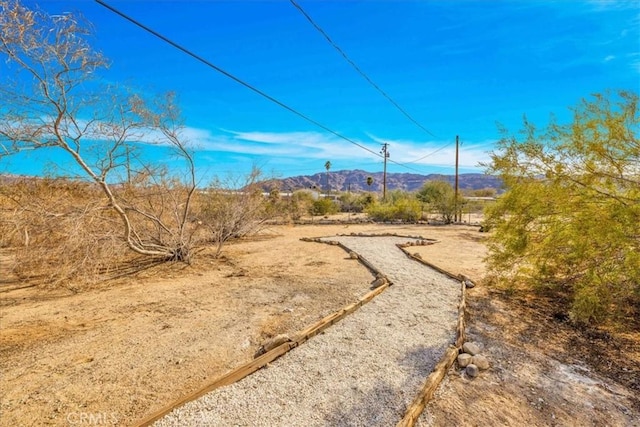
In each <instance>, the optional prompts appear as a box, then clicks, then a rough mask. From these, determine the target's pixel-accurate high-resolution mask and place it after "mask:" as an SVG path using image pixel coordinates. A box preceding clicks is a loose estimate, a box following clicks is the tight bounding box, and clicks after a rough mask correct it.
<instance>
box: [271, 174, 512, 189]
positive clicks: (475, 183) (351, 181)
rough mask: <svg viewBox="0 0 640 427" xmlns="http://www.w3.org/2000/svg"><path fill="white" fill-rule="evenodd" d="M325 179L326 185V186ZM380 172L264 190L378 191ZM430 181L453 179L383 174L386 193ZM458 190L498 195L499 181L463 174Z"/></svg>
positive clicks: (293, 181) (320, 177) (287, 182)
mask: <svg viewBox="0 0 640 427" xmlns="http://www.w3.org/2000/svg"><path fill="white" fill-rule="evenodd" d="M368 177H371V178H373V183H372V184H371V186H368V185H367V178H368ZM327 178H328V181H329V182H328V185H327ZM382 180H383V174H382V172H367V171H363V170H342V171H331V170H330V171H329V172H328V173H327V172H322V173H316V174H314V175H302V176H294V177H290V178H283V179H275V180H271V181H270V184H266V183H265V190H266V189H267V187H270V186H272V185H273V183H274V182H275V183H277V184H278V186H279V187H280V189H281V190H282V191H292V190H293V191H295V190H300V189H305V188H306V189H313V188H315V189H318V190H321V191H326V190H327V188H330V189H331V191H349V190H350V191H375V192H380V191H382ZM431 180H440V181H447V182H449V183H451V185H452V186H453V185H454V182H455V176H454V175H441V174H430V175H420V174H415V173H387V190H395V189H400V190H404V191H416V190H419V189H420V187H422V185H423V184H424V183H425V182H426V181H431ZM458 187H459V188H460V189H461V190H464V189H469V190H479V189H482V188H495V189H496V190H498V191H499V192H501V191H500V190H501V188H502V181H501V180H500V178H498V177H496V176H492V175H485V174H481V173H464V174H460V175H458Z"/></svg>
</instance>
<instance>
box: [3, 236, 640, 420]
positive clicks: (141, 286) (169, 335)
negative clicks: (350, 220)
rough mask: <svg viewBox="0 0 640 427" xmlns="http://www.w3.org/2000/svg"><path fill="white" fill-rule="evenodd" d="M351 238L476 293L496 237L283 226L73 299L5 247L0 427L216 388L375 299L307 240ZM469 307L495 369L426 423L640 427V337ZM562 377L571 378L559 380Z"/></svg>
mask: <svg viewBox="0 0 640 427" xmlns="http://www.w3.org/2000/svg"><path fill="white" fill-rule="evenodd" d="M351 232H356V233H357V232H363V233H383V232H392V233H399V234H411V235H418V234H419V235H422V236H423V237H427V238H435V239H438V240H439V243H437V244H435V245H432V246H425V247H416V250H415V252H419V253H421V255H422V257H423V258H424V259H426V260H429V261H430V262H433V263H434V264H436V265H438V266H440V267H442V268H445V269H447V270H448V271H451V272H454V273H464V274H466V275H468V276H470V277H472V278H474V279H476V280H478V281H479V282H481V278H482V277H483V276H484V274H485V269H484V265H483V262H482V259H483V257H484V256H485V251H486V249H485V247H484V245H483V243H482V241H483V239H484V237H485V235H484V234H482V233H479V232H478V228H477V227H467V226H454V227H433V226H420V225H418V226H384V225H373V224H362V225H344V224H334V225H317V224H316V225H304V226H273V227H270V228H268V229H265V230H264V232H263V233H262V234H261V235H260V236H259V237H257V238H253V239H249V240H246V241H241V242H237V243H234V244H230V245H229V246H227V247H226V248H225V250H224V251H223V256H222V257H221V258H218V259H214V258H213V257H212V256H211V255H210V254H208V253H207V252H206V251H205V252H203V253H202V254H201V255H200V256H199V258H198V259H197V260H196V262H195V263H194V264H193V265H191V266H185V265H182V264H173V265H163V266H160V267H155V268H152V269H148V270H145V271H144V272H141V273H138V274H136V275H135V276H131V277H128V278H125V279H120V280H118V281H112V282H108V283H102V284H100V285H96V286H94V287H93V288H85V289H82V290H81V291H80V292H78V293H72V292H70V291H68V290H67V289H64V290H44V289H41V288H39V287H27V288H23V289H18V288H19V287H20V286H23V285H24V284H20V283H17V282H16V281H15V279H13V278H12V277H11V276H10V275H9V273H8V263H9V261H10V252H9V251H7V250H4V251H3V252H2V254H0V255H2V256H0V261H1V262H2V263H3V264H2V265H0V272H1V273H0V274H2V276H0V315H1V318H0V369H1V371H0V374H1V376H0V411H1V412H0V425H1V426H17V425H20V426H40V425H91V423H92V422H93V425H131V424H135V422H136V421H137V420H140V419H142V418H144V417H145V416H146V415H148V414H150V413H152V412H154V411H156V410H158V409H159V408H161V407H163V406H165V405H166V404H168V403H170V402H171V401H173V400H175V399H178V398H180V397H182V396H184V395H185V394H188V393H190V392H192V391H194V390H197V389H199V388H201V387H202V386H204V385H206V384H208V383H210V382H212V381H213V380H214V379H215V378H217V377H219V376H221V375H222V374H224V373H225V372H228V371H229V370H231V369H233V368H234V367H236V366H238V365H241V364H242V363H244V362H247V361H248V360H250V359H252V357H253V354H254V352H255V351H256V349H257V348H258V347H259V345H260V343H261V342H263V341H264V340H265V339H267V338H269V337H272V336H274V335H276V334H279V333H294V332H295V331H298V330H301V329H303V328H304V327H306V326H308V325H309V324H311V323H313V322H314V321H317V320H318V319H320V318H322V317H323V316H325V315H327V314H329V313H331V312H333V311H336V310H338V309H339V308H341V307H343V306H345V305H347V304H349V303H351V302H353V301H355V300H356V299H357V298H358V297H359V296H361V295H363V294H365V293H366V292H367V291H368V290H369V287H370V283H371V281H372V280H373V277H372V275H371V273H370V272H369V271H367V270H366V269H365V268H364V267H363V266H362V265H360V264H358V263H355V262H353V260H350V259H349V257H348V256H347V254H346V253H345V252H344V251H343V250H342V249H340V248H339V247H334V246H329V245H322V244H318V243H309V242H302V241H300V238H302V237H320V236H331V235H335V234H338V233H351ZM468 298H469V300H468V304H469V332H470V333H471V334H472V335H473V336H474V338H477V339H478V340H480V341H484V342H485V345H486V346H487V352H488V356H489V358H490V360H492V363H493V367H492V368H491V369H490V371H488V372H487V373H484V374H482V375H481V376H480V377H479V378H477V379H475V380H473V382H470V381H468V380H467V379H465V378H463V377H462V376H460V375H459V373H458V372H457V371H456V369H455V368H454V369H452V370H451V372H450V375H448V377H447V379H446V380H445V382H444V383H443V386H442V387H441V389H440V391H439V392H438V397H437V398H436V399H435V400H434V401H433V402H432V403H431V404H430V405H429V406H428V408H427V411H428V413H427V414H426V415H425V417H426V418H425V421H424V422H427V423H429V424H431V425H438V426H439V425H522V423H521V421H522V420H526V421H528V422H527V423H526V424H527V425H554V423H555V424H557V425H580V424H572V423H571V422H570V421H571V420H573V418H571V417H572V416H574V415H576V413H575V412H577V410H575V411H573V412H572V410H571V409H570V408H569V409H567V407H570V406H571V405H572V404H573V403H572V402H575V400H576V399H579V400H580V401H581V402H586V403H585V404H584V405H583V406H582V408H583V409H581V411H582V412H584V413H583V414H582V416H583V419H584V420H592V422H593V423H592V424H582V425H633V424H632V422H633V421H629V420H634V419H640V404H639V401H638V398H637V397H635V396H637V395H638V394H640V349H639V348H638V343H639V342H640V334H639V333H636V334H626V335H621V334H616V333H615V332H613V331H598V330H589V331H579V330H577V329H575V328H573V327H572V326H571V325H569V324H568V323H566V322H565V321H563V320H558V319H556V317H554V315H553V314H554V313H552V312H551V311H549V310H545V309H544V307H542V308H541V307H539V306H538V305H536V304H531V303H530V302H529V301H528V300H526V299H525V298H524V297H520V296H518V295H515V296H514V295H505V294H502V293H499V292H494V291H489V290H488V289H486V288H485V287H484V286H482V284H480V286H478V287H477V288H475V289H474V290H472V291H471V292H469V293H468ZM509 361H510V362H511V363H521V365H518V366H516V368H513V367H512V366H509V365H507V363H508V362H509ZM523 366H524V367H525V368H522V367H523ZM527 369H528V370H529V371H530V372H529V374H528V375H521V374H526V373H527V372H528V371H527ZM554 369H555V370H559V372H565V373H567V374H566V375H564V376H559V377H557V378H556V377H554V374H553V372H555V371H554ZM540 372H542V373H545V372H546V373H547V374H548V375H546V376H545V377H544V381H545V383H544V384H541V378H542V376H540V375H539V373H540ZM535 375H538V376H537V377H536V376H535ZM496 376H497V377H499V378H500V382H499V385H495V384H494V383H496V382H497V381H496ZM567 381H568V382H569V385H571V384H573V383H575V384H577V385H580V384H583V385H584V383H585V382H586V383H589V384H591V385H590V387H586V388H584V387H583V388H580V387H582V386H580V387H577V388H575V387H571V386H567ZM469 384H471V386H470V385H469ZM596 389H597V390H600V391H602V392H598V393H596V392H594V390H596ZM576 390H582V391H581V393H582V394H580V395H578V396H577V397H576V395H575V392H576ZM539 399H542V401H540V400H539ZM584 408H586V409H584ZM585 411H586V412H585ZM612 411H613V413H614V415H615V416H610V415H609V414H611V413H612ZM523 417H524V418H523ZM634 417H636V418H634ZM630 422H631V424H629V423H630Z"/></svg>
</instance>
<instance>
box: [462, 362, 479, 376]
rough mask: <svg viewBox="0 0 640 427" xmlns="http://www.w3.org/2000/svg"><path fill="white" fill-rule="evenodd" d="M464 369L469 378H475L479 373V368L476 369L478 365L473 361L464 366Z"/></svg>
mask: <svg viewBox="0 0 640 427" xmlns="http://www.w3.org/2000/svg"><path fill="white" fill-rule="evenodd" d="M464 371H465V372H466V374H467V375H469V376H470V377H471V378H475V377H477V376H478V374H479V373H480V370H479V369H478V367H477V366H476V365H474V364H473V363H471V364H469V365H467V367H466V368H464Z"/></svg>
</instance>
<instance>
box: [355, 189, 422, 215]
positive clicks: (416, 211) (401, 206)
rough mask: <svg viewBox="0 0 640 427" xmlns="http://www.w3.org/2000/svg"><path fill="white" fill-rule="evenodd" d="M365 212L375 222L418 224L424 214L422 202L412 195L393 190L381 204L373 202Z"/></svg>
mask: <svg viewBox="0 0 640 427" xmlns="http://www.w3.org/2000/svg"><path fill="white" fill-rule="evenodd" d="M365 212H366V213H367V215H368V216H369V218H371V219H372V220H374V221H383V222H386V221H402V222H416V221H418V220H419V219H420V216H421V214H422V210H421V206H420V202H418V201H417V200H416V199H415V198H414V197H413V195H412V194H410V193H407V192H406V191H402V190H393V191H391V192H389V194H388V195H387V199H386V200H385V201H383V202H381V203H379V202H377V201H375V200H374V201H373V202H372V203H369V204H368V205H367V206H366V207H365Z"/></svg>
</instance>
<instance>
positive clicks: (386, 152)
mask: <svg viewBox="0 0 640 427" xmlns="http://www.w3.org/2000/svg"><path fill="white" fill-rule="evenodd" d="M380 153H381V154H382V156H383V157H384V172H383V174H382V201H385V200H387V158H389V144H387V143H386V142H385V143H384V144H382V150H381V151H380Z"/></svg>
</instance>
